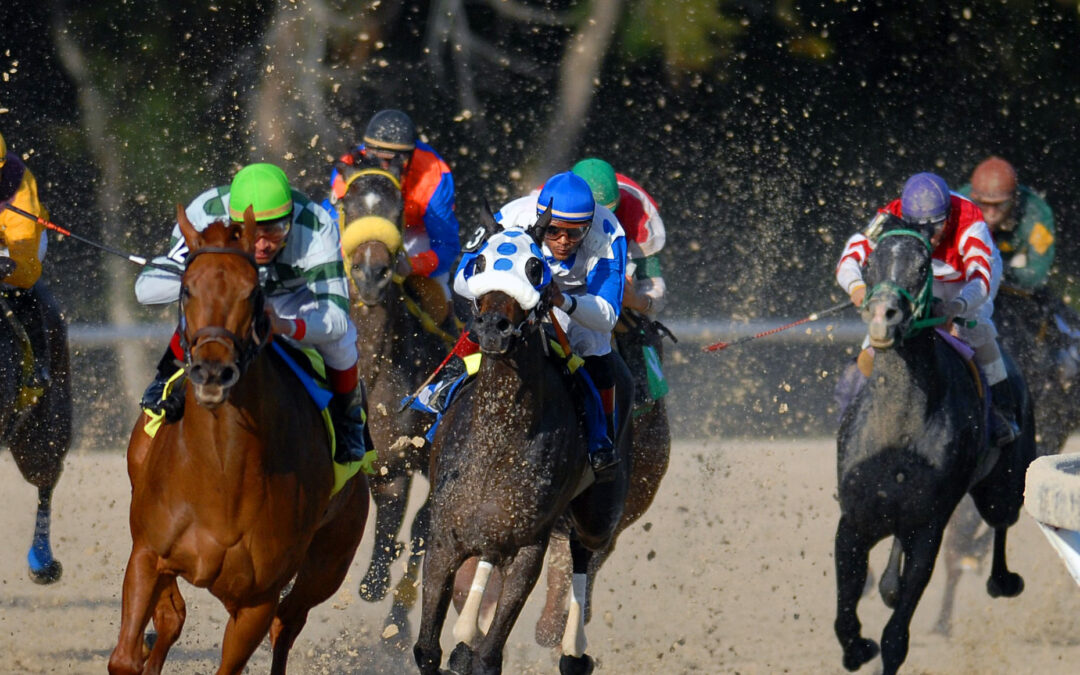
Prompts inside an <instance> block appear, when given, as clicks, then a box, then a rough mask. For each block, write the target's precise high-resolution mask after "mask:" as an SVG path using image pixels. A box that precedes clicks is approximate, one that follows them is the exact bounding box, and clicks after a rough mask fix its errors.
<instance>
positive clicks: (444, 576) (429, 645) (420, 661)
mask: <svg viewBox="0 0 1080 675" xmlns="http://www.w3.org/2000/svg"><path fill="white" fill-rule="evenodd" d="M461 562H462V561H461V556H460V555H458V554H457V553H456V552H454V551H452V550H451V548H450V547H449V546H447V545H446V543H445V542H438V541H436V542H429V546H428V548H427V554H426V555H425V557H424V576H423V589H424V590H423V597H422V599H421V601H420V630H419V633H418V636H417V639H416V644H415V645H413V657H414V658H415V659H416V665H417V666H418V667H419V669H420V673H421V675H437V674H438V672H439V666H440V665H441V664H442V648H441V647H440V646H439V636H440V635H441V633H442V627H443V621H445V620H446V611H447V610H448V609H449V607H450V599H451V598H452V597H453V594H454V588H453V586H454V572H455V571H456V569H457V566H458V565H460V564H461Z"/></svg>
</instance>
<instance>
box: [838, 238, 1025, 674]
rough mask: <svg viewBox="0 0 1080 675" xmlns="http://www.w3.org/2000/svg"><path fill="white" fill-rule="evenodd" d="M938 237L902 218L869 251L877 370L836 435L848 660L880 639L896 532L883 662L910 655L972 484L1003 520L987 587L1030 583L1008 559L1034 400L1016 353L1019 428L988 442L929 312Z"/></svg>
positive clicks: (975, 397)
mask: <svg viewBox="0 0 1080 675" xmlns="http://www.w3.org/2000/svg"><path fill="white" fill-rule="evenodd" d="M931 248H932V247H931V245H930V242H929V240H928V239H927V237H926V236H925V235H924V234H923V233H921V232H917V231H914V230H909V229H903V228H901V229H894V230H890V231H887V232H885V233H884V234H882V235H881V238H880V239H879V240H878V243H877V247H876V248H875V249H874V251H873V252H872V253H871V255H870V256H869V258H868V261H867V270H866V279H867V284H868V286H869V288H870V291H869V292H868V294H867V298H866V301H865V302H864V304H863V309H862V317H863V320H864V321H865V322H866V323H867V324H868V326H869V338H870V344H871V346H873V347H874V349H875V351H876V355H875V361H874V372H873V374H872V375H871V376H870V379H869V381H868V382H867V385H866V386H864V387H863V388H862V390H861V391H860V392H859V393H858V395H857V396H856V398H855V400H854V402H853V403H852V405H851V406H849V407H848V409H847V410H846V411H845V413H844V417H843V419H842V421H841V426H840V430H839V434H838V438H837V477H838V489H837V494H838V497H839V501H840V512H841V516H840V521H839V524H838V525H837V529H836V540H835V560H836V581H837V618H836V622H835V626H834V628H835V630H836V636H837V638H838V639H839V641H840V645H841V646H842V647H843V651H844V656H843V664H844V667H845V668H847V669H848V670H856V669H858V668H859V667H860V666H861V665H862V664H864V663H866V662H867V661H869V660H871V659H873V658H874V657H875V656H876V655H877V653H878V645H877V643H875V642H874V641H873V640H869V639H866V638H863V637H862V635H861V624H860V622H859V618H858V615H857V612H856V607H857V604H858V601H859V598H860V596H861V595H862V591H863V586H864V584H865V582H866V574H867V556H868V553H869V551H870V549H871V548H872V547H873V546H874V545H875V544H876V543H877V542H879V541H881V540H882V539H885V538H886V537H890V536H891V537H893V538H894V545H893V551H892V555H891V556H890V561H889V564H888V567H887V569H886V571H885V573H884V574H883V577H882V584H883V586H882V589H883V592H882V596H883V599H885V601H886V604H887V605H888V606H890V607H892V608H893V613H892V617H891V618H890V619H889V621H888V623H887V625H886V626H885V629H884V632H883V634H882V639H881V656H882V662H883V666H884V672H885V673H889V674H891V673H895V672H896V670H897V669H898V668H899V667H900V664H902V663H903V661H904V659H905V658H906V656H907V651H908V640H909V626H910V622H911V617H912V614H913V613H914V611H915V607H916V605H917V603H918V601H919V598H920V597H921V596H922V593H923V591H924V590H925V588H926V585H927V583H928V582H929V580H930V576H931V574H932V572H933V568H934V560H935V558H936V556H937V553H938V548H939V547H940V545H941V540H942V533H943V531H944V529H945V525H946V523H947V522H948V519H949V516H950V515H951V514H952V512H953V509H955V508H956V505H957V503H959V501H960V499H961V498H962V497H963V496H964V494H965V493H966V492H967V493H970V494H971V496H972V498H973V500H974V502H975V505H976V506H977V507H978V509H979V512H980V514H981V515H982V517H983V519H984V520H986V522H987V523H988V524H989V525H990V526H991V527H993V528H994V560H993V565H992V569H991V572H990V578H989V579H988V581H987V591H988V592H989V594H990V595H991V596H993V597H999V596H1006V597H1012V596H1015V595H1018V594H1019V593H1020V592H1021V591H1022V590H1023V580H1022V579H1021V577H1020V576H1019V575H1018V574H1015V573H1013V572H1011V571H1010V570H1009V569H1008V566H1007V564H1006V559H1005V540H1006V532H1007V529H1008V527H1009V526H1010V525H1012V524H1013V523H1015V522H1016V520H1017V518H1018V517H1019V513H1020V507H1021V505H1022V503H1023V489H1024V474H1025V471H1026V468H1027V465H1028V463H1030V462H1031V460H1032V459H1033V457H1034V430H1033V425H1032V408H1031V401H1030V399H1029V398H1028V395H1027V388H1026V386H1025V385H1024V384H1023V380H1022V378H1021V377H1020V376H1019V374H1018V371H1017V369H1016V366H1015V364H1013V363H1012V361H1011V359H1010V360H1008V364H1007V369H1008V372H1009V379H1010V382H1011V383H1012V385H1013V387H1014V391H1015V394H1016V395H1015V401H1016V410H1015V411H1014V412H1015V414H1016V419H1017V420H1018V421H1019V422H1020V426H1021V435H1020V438H1019V439H1018V440H1017V441H1015V442H1014V443H1013V444H1011V446H1008V447H1005V448H1002V449H1001V451H1000V456H997V453H995V452H994V451H993V449H990V448H989V443H988V435H987V428H986V426H987V424H988V421H987V408H986V405H987V402H986V401H984V400H982V399H981V398H980V393H979V387H980V384H979V383H978V382H977V381H976V379H975V378H974V377H973V376H972V374H971V372H970V370H969V367H968V365H967V362H966V361H965V359H964V358H963V357H962V356H960V355H959V353H958V352H957V351H956V349H955V348H954V347H953V346H951V345H950V344H947V339H946V338H945V337H944V336H943V335H942V334H940V333H939V332H938V331H936V330H928V328H929V326H931V325H932V324H933V323H934V322H935V319H931V318H928V316H927V315H928V313H929V307H930V303H931V301H932V298H931V295H932V291H931V288H932V276H931V262H930V254H931ZM887 579H888V583H886V580H887Z"/></svg>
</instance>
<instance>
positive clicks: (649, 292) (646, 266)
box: [623, 255, 667, 315]
mask: <svg viewBox="0 0 1080 675" xmlns="http://www.w3.org/2000/svg"><path fill="white" fill-rule="evenodd" d="M626 267H627V269H626V273H627V277H626V294H625V295H624V296H623V306H624V307H631V309H637V310H638V311H640V312H644V313H646V314H649V315H655V314H657V313H658V312H660V310H662V309H664V306H665V305H666V304H667V284H666V283H665V282H664V277H663V275H662V273H661V270H660V256H659V255H650V256H646V257H644V258H640V259H637V260H631V261H630V262H629V263H627V266H626ZM631 295H633V296H634V297H635V298H636V299H637V300H638V301H639V303H640V304H643V305H644V306H643V307H641V306H638V307H633V306H631V305H630V304H629V303H628V302H627V299H628V298H629V297H630V296H631Z"/></svg>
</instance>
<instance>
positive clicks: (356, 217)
mask: <svg viewBox="0 0 1080 675" xmlns="http://www.w3.org/2000/svg"><path fill="white" fill-rule="evenodd" d="M337 167H338V170H339V172H340V173H341V175H342V176H343V178H344V179H345V184H346V188H345V194H344V196H343V197H342V198H341V199H340V200H339V201H338V204H337V207H338V219H339V222H341V223H343V227H342V247H343V249H344V253H345V258H346V265H347V268H348V273H349V279H350V280H351V283H352V287H353V291H354V293H353V296H354V298H353V302H352V307H351V308H350V315H351V316H352V320H353V322H354V323H355V324H356V329H357V330H356V333H357V335H358V340H357V349H358V351H359V354H360V360H359V369H360V377H361V378H362V379H363V381H364V382H365V384H366V385H367V387H368V401H369V410H370V413H369V414H370V415H371V416H370V418H369V422H370V431H371V436H372V439H373V441H374V442H375V447H376V448H377V450H376V452H377V455H378V456H377V459H376V462H375V469H376V472H375V474H374V475H373V476H372V477H371V479H370V485H371V496H372V499H373V501H374V502H375V543H374V548H373V549H372V557H371V563H370V564H369V566H368V569H367V573H366V574H365V575H364V578H363V579H362V580H361V582H360V597H362V598H363V599H364V600H367V601H369V602H378V601H380V600H382V599H383V597H385V596H386V592H387V588H388V586H389V583H390V565H391V563H393V562H394V560H396V559H397V558H398V556H400V555H401V552H402V550H403V549H404V545H403V544H401V543H400V542H398V541H397V537H398V532H399V531H400V530H401V526H402V524H403V522H404V519H405V509H406V506H407V504H408V497H409V489H410V486H411V485H412V482H413V475H414V473H415V472H417V471H419V472H420V473H422V474H426V473H427V468H428V462H429V452H430V449H429V445H428V444H427V443H426V442H425V441H424V433H425V432H426V431H427V429H428V427H429V426H430V424H431V416H430V415H428V414H426V413H423V412H421V411H418V410H415V409H413V408H405V409H404V410H402V411H401V412H400V413H398V407H399V402H400V401H401V399H402V398H404V397H405V396H406V395H407V394H408V393H409V392H412V391H415V390H416V389H417V388H418V387H419V386H420V385H421V383H422V381H423V379H424V377H425V376H426V375H427V374H428V373H430V372H432V371H433V370H434V369H435V368H436V367H437V366H438V364H439V361H440V359H441V356H442V353H443V351H444V345H443V342H442V341H441V340H440V339H439V337H438V336H437V335H436V334H435V332H433V330H437V327H435V326H434V322H435V320H434V319H432V318H429V317H428V316H427V315H426V314H425V313H424V312H422V311H421V310H420V308H419V306H418V305H417V303H416V302H415V301H414V300H413V298H412V297H411V295H409V293H408V292H407V291H406V288H405V286H406V282H405V280H404V279H403V278H402V277H401V276H400V275H399V274H397V272H396V266H397V264H398V260H399V257H401V256H403V239H402V232H401V223H402V211H403V208H404V206H403V201H402V195H401V184H400V182H399V181H398V178H397V176H396V175H394V174H392V173H390V172H388V171H384V170H382V169H378V168H374V167H354V166H349V165H346V164H344V163H340V162H339V163H338V165H337ZM408 284H409V286H410V288H415V286H414V284H427V285H437V284H435V282H432V281H431V280H429V279H426V278H414V277H409V280H408ZM429 290H433V291H434V292H435V293H439V294H440V296H441V294H442V291H441V290H439V289H437V288H435V289H429ZM426 321H430V322H432V324H431V325H429V326H428V327H425V325H424V324H425V322H426ZM428 511H429V507H428V503H427V502H426V501H425V503H424V505H423V506H422V507H421V508H420V510H419V511H418V512H417V514H416V516H415V517H414V518H413V523H412V528H411V533H410V538H411V544H412V545H411V547H410V554H409V562H408V564H407V566H406V570H405V575H404V576H403V578H402V579H401V581H400V582H399V583H398V584H397V586H396V588H395V592H394V601H393V606H392V608H391V611H390V617H389V619H388V622H387V623H388V624H393V625H394V626H395V627H396V629H397V632H396V634H395V639H396V641H398V642H400V643H401V644H405V643H407V641H408V640H409V638H408V632H409V631H408V612H409V610H410V609H411V608H412V606H413V604H415V600H416V595H417V593H416V587H417V585H418V582H417V579H418V577H419V573H420V563H421V560H422V553H423V541H424V538H425V537H426V536H427V518H428Z"/></svg>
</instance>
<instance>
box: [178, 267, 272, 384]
mask: <svg viewBox="0 0 1080 675" xmlns="http://www.w3.org/2000/svg"><path fill="white" fill-rule="evenodd" d="M204 253H225V254H229V255H235V256H239V257H241V258H243V259H244V261H246V262H247V263H248V264H249V265H251V268H252V270H254V271H255V276H256V283H255V289H254V290H253V291H252V292H251V295H250V296H248V301H249V302H251V305H252V330H251V335H250V336H248V337H247V338H241V337H240V336H239V335H237V334H236V333H234V332H232V331H231V330H229V329H228V328H225V327H224V326H203V327H202V328H200V329H198V330H197V331H195V334H194V335H192V336H191V337H190V338H189V337H188V334H187V330H188V325H187V315H186V311H185V310H186V301H187V297H188V296H187V286H186V285H185V284H184V276H186V275H187V270H188V269H190V267H191V263H192V261H193V260H195V258H198V257H199V256H200V255H202V254H204ZM258 274H259V266H258V265H257V264H256V262H255V256H253V255H252V254H251V253H248V252H247V251H242V250H240V249H236V248H226V247H222V246H206V247H203V248H200V249H197V250H195V251H194V252H192V253H191V254H189V255H188V256H187V259H186V261H185V266H184V276H181V277H180V283H181V286H180V300H179V302H178V303H177V308H178V311H179V314H180V317H179V322H178V328H177V333H178V334H179V336H180V348H181V349H182V350H183V352H184V368H185V370H189V371H190V370H191V366H192V361H193V359H194V356H195V352H196V351H197V350H198V349H199V348H200V347H205V346H206V345H208V344H211V343H215V342H216V343H218V344H221V345H224V346H226V347H232V349H233V353H234V354H236V356H237V364H236V365H237V368H238V369H239V371H240V374H243V373H244V371H245V370H247V367H248V366H249V365H251V362H252V361H254V360H255V357H256V356H258V354H259V351H260V350H261V349H262V348H263V347H264V346H265V345H266V343H267V341H268V340H269V337H270V322H269V320H268V319H267V317H266V311H265V307H266V292H265V291H264V290H263V288H262V285H261V284H259V283H258Z"/></svg>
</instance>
